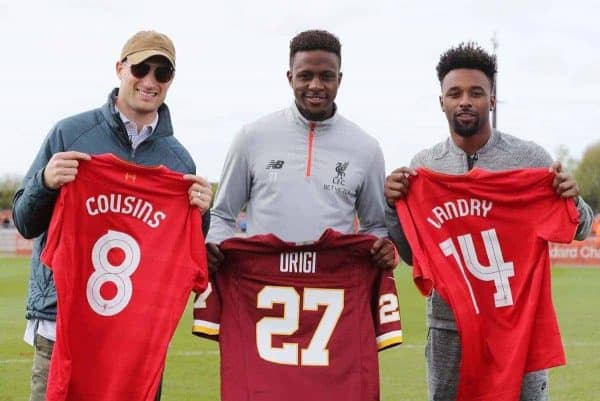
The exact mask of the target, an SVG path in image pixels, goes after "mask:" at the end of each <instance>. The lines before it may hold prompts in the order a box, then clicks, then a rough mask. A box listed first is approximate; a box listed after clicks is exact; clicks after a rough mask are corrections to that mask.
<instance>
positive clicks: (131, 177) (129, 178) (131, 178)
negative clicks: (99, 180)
mask: <svg viewBox="0 0 600 401" xmlns="http://www.w3.org/2000/svg"><path fill="white" fill-rule="evenodd" d="M135 178H136V177H135V174H129V173H125V181H133V182H135Z"/></svg>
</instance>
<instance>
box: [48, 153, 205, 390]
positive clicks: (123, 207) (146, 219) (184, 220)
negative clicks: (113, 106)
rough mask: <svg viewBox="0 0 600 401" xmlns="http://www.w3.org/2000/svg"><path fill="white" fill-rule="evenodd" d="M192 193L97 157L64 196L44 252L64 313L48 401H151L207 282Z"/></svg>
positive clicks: (159, 175) (173, 180)
mask: <svg viewBox="0 0 600 401" xmlns="http://www.w3.org/2000/svg"><path fill="white" fill-rule="evenodd" d="M189 185H190V184H189V182H187V181H184V180H183V177H182V175H181V174H178V173H175V172H173V171H170V170H168V169H166V168H164V167H157V168H148V167H141V166H136V165H132V164H130V163H127V162H124V161H121V160H119V159H117V158H116V157H114V156H112V155H101V156H93V158H92V160H91V161H81V162H80V166H79V169H78V173H77V179H76V180H75V181H74V182H73V183H70V184H68V185H65V186H64V187H63V188H62V189H61V192H60V195H59V198H58V200H57V203H56V208H55V210H54V213H53V217H52V221H51V224H50V229H49V233H48V243H47V245H46V248H45V250H44V253H43V254H42V260H43V262H44V263H45V264H46V265H47V266H49V267H51V268H52V271H53V273H54V280H55V283H56V288H57V293H58V309H59V313H58V315H57V318H58V321H57V339H56V344H55V346H54V351H53V354H52V362H51V367H50V377H49V378H48V387H47V393H46V397H47V400H48V401H72V400H73V401H75V400H77V401H79V400H86V401H121V400H140V401H142V400H143V401H153V400H154V395H155V394H156V390H157V388H158V385H159V381H160V376H161V373H162V370H163V366H164V359H165V355H166V350H167V346H168V343H169V341H170V339H171V337H172V335H173V332H174V330H175V328H176V326H177V323H178V321H179V317H180V316H181V314H182V313H183V310H184V308H185V304H186V302H187V300H188V298H189V294H190V291H191V290H192V289H194V290H196V291H201V290H203V289H204V287H205V286H206V282H207V275H208V274H207V266H206V255H205V250H204V247H203V246H202V244H203V243H204V238H203V236H202V227H201V224H202V223H201V220H200V213H199V211H198V210H197V209H195V208H190V206H189V200H188V194H187V189H188V188H189ZM153 213H154V214H153ZM159 213H162V214H159ZM152 215H154V216H162V219H158V220H156V219H153V218H152V217H151V216H152Z"/></svg>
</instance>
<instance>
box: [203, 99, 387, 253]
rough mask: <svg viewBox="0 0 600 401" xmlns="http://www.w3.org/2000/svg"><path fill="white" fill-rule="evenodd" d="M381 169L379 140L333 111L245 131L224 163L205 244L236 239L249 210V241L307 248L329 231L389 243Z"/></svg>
mask: <svg viewBox="0 0 600 401" xmlns="http://www.w3.org/2000/svg"><path fill="white" fill-rule="evenodd" d="M384 179H385V165H384V161H383V153H382V152H381V148H380V147H379V144H378V143H377V141H376V140H375V139H374V138H373V137H371V136H369V135H368V134H366V133H365V132H364V131H363V130H362V129H361V128H359V127H358V126H357V125H355V124H354V123H352V122H350V121H348V120H347V119H346V118H344V117H342V116H341V115H340V114H339V113H338V112H337V111H336V112H335V113H334V115H333V116H332V117H331V118H329V119H327V120H325V121H318V122H312V121H308V120H307V119H306V118H304V117H303V116H302V115H301V114H300V112H299V111H298V108H297V107H296V105H295V104H292V106H290V107H288V108H287V109H284V110H281V111H278V112H275V113H273V114H270V115H268V116H266V117H263V118H261V119H259V120H258V121H256V122H254V123H251V124H249V125H246V126H244V127H243V128H242V130H241V132H240V133H239V134H238V135H237V136H236V138H235V140H234V142H233V145H232V147H231V149H230V150H229V153H228V155H227V158H226V160H225V165H224V168H223V172H222V175H221V181H220V188H219V190H218V192H217V196H216V199H215V204H214V207H213V209H212V215H211V227H210V230H209V233H208V236H207V242H212V243H220V242H221V241H223V240H225V239H227V238H230V237H232V236H233V235H234V228H235V219H236V216H237V215H238V213H239V211H240V210H241V209H242V207H243V206H244V205H245V204H246V205H247V233H248V235H256V234H266V233H272V234H275V235H276V236H278V237H279V238H281V239H283V240H285V241H295V242H299V241H312V240H316V239H318V238H319V237H320V235H321V233H323V231H324V230H325V229H327V228H333V229H334V230H337V231H340V232H342V233H352V232H353V231H354V229H353V228H354V223H355V216H356V214H358V218H359V220H360V232H361V233H367V234H373V235H375V236H377V237H386V236H387V230H386V227H385V211H384V198H383V182H384Z"/></svg>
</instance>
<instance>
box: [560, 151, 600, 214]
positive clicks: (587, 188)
mask: <svg viewBox="0 0 600 401" xmlns="http://www.w3.org/2000/svg"><path fill="white" fill-rule="evenodd" d="M556 159H557V160H560V162H561V163H562V165H563V168H564V169H565V170H566V171H567V172H569V173H571V174H572V175H573V177H574V178H575V180H576V181H577V184H578V185H579V194H580V195H581V197H582V198H583V199H585V201H586V202H587V203H588V204H589V205H590V206H591V207H592V209H593V210H594V213H596V214H598V213H600V142H597V143H594V144H592V145H590V146H588V147H587V149H586V150H585V151H584V152H583V156H582V157H581V160H576V159H574V158H573V157H571V155H570V153H569V149H568V148H567V147H566V146H565V145H560V146H559V147H558V148H557V149H556Z"/></svg>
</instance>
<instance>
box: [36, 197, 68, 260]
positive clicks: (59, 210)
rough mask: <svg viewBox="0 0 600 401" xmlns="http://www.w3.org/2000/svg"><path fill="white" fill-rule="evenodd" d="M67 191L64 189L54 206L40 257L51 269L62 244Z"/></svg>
mask: <svg viewBox="0 0 600 401" xmlns="http://www.w3.org/2000/svg"><path fill="white" fill-rule="evenodd" d="M67 191H68V188H67V187H63V188H62V189H61V191H60V194H59V195H58V199H57V200H56V204H55V205H54V211H53V212H52V219H51V220H50V227H49V228H48V236H47V238H46V246H44V250H43V251H42V254H41V256H40V260H41V261H42V263H43V264H44V265H46V266H47V267H48V268H50V269H52V268H53V266H54V257H55V255H56V254H57V249H58V246H59V244H60V242H61V237H62V222H63V213H64V210H65V207H64V206H65V196H66V193H67Z"/></svg>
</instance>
